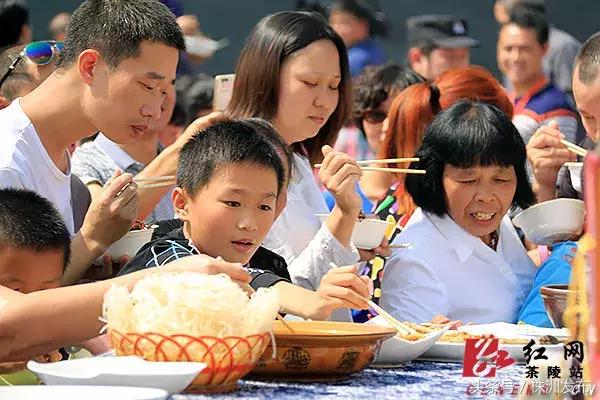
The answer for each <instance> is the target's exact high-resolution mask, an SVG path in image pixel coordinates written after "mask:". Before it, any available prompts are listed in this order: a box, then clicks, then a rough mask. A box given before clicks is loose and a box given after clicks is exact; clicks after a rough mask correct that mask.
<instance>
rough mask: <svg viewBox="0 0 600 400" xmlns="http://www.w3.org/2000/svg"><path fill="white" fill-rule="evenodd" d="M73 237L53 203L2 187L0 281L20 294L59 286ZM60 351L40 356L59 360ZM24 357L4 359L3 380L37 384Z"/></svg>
mask: <svg viewBox="0 0 600 400" xmlns="http://www.w3.org/2000/svg"><path fill="white" fill-rule="evenodd" d="M70 245H71V238H70V235H69V231H68V230H67V227H66V225H65V223H64V221H63V219H62V217H61V216H60V214H59V213H58V211H57V210H56V209H55V208H54V206H53V205H52V203H50V202H49V201H48V200H46V199H45V198H43V197H41V196H39V195H38V194H36V193H34V192H31V191H28V190H19V189H1V190H0V285H2V286H4V287H7V288H9V289H12V290H16V291H18V292H21V293H31V292H35V291H38V290H44V289H50V288H56V287H59V286H60V281H61V278H62V275H63V271H64V269H65V267H66V265H67V264H68V262H69V258H70V256H71V250H70ZM61 358H62V356H61V354H60V353H58V352H57V351H55V352H52V353H50V354H44V355H41V356H39V357H36V360H37V361H45V362H48V361H59V360H61ZM25 369H26V362H19V363H11V364H0V374H2V373H7V374H5V375H0V385H6V384H11V385H14V384H35V383H37V378H36V376H35V375H34V374H33V373H31V372H29V371H26V370H25Z"/></svg>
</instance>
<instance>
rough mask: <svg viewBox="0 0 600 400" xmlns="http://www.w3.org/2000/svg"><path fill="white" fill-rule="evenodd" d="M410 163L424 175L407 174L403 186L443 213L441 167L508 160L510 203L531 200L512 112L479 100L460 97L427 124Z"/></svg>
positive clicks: (430, 208) (417, 200)
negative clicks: (513, 183) (512, 187)
mask: <svg viewBox="0 0 600 400" xmlns="http://www.w3.org/2000/svg"><path fill="white" fill-rule="evenodd" d="M415 157H418V158H419V161H417V162H413V163H411V168H413V169H415V168H416V169H424V170H426V171H427V173H426V175H407V177H406V179H405V186H406V190H407V192H408V193H409V194H410V195H411V196H412V198H413V201H414V202H415V204H416V205H417V206H419V207H421V208H422V209H423V210H424V211H427V212H431V213H433V214H436V215H438V216H443V215H444V214H445V213H446V212H447V211H448V204H447V202H446V196H445V193H444V187H443V183H442V178H443V174H444V167H445V166H446V165H452V166H454V167H458V168H469V167H472V166H476V165H481V166H491V165H499V166H503V167H509V166H512V167H514V169H515V174H516V176H517V189H516V191H515V196H514V198H513V204H512V205H513V207H514V206H519V207H521V208H527V207H529V206H530V205H531V204H533V203H534V201H535V196H534V194H533V190H532V189H531V184H530V183H529V179H528V177H527V172H526V168H525V162H526V159H527V154H526V150H525V143H524V142H523V138H522V137H521V135H520V134H519V131H518V130H517V128H515V126H514V125H513V123H512V122H511V120H510V118H508V117H507V116H506V114H504V113H503V112H502V111H501V110H500V109H499V108H497V107H495V106H493V105H491V104H487V103H482V102H473V101H460V102H458V103H456V104H454V105H453V106H452V107H450V108H448V109H446V110H444V111H442V112H441V113H439V114H438V115H437V116H436V117H435V118H434V120H433V121H432V122H431V124H430V125H429V126H428V127H427V130H426V131H425V134H424V136H423V142H422V144H421V147H420V148H419V150H418V151H417V154H416V155H415Z"/></svg>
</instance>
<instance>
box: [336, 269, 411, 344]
mask: <svg viewBox="0 0 600 400" xmlns="http://www.w3.org/2000/svg"><path fill="white" fill-rule="evenodd" d="M329 265H330V266H331V267H332V268H337V267H338V266H337V265H336V264H335V263H334V262H330V263H329ZM362 299H363V300H365V301H366V302H367V304H368V305H369V307H371V308H372V309H373V310H375V311H376V312H377V314H379V315H381V316H382V317H383V318H385V320H386V321H388V322H389V323H390V325H392V327H393V328H394V329H396V330H397V331H398V333H400V334H401V335H414V334H417V331H416V330H414V329H413V328H412V327H410V326H408V325H406V324H404V323H402V322H400V321H398V320H397V319H396V318H394V317H393V316H392V315H391V314H389V313H388V312H387V311H385V310H384V309H383V308H381V307H379V306H378V305H377V304H375V303H374V302H373V301H371V299H368V298H366V297H362Z"/></svg>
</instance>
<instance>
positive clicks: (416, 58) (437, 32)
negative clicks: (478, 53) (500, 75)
mask: <svg viewBox="0 0 600 400" xmlns="http://www.w3.org/2000/svg"><path fill="white" fill-rule="evenodd" d="M406 29H407V38H408V44H407V47H408V52H407V61H408V66H409V67H410V68H412V69H413V70H414V71H415V72H417V73H418V74H420V75H421V76H422V77H424V78H425V79H428V80H432V79H435V78H437V77H438V76H439V75H440V74H441V73H442V72H444V71H446V70H448V69H450V68H458V67H466V66H467V65H469V63H470V48H471V47H474V46H477V45H478V44H479V42H477V40H475V39H473V38H471V37H469V36H468V26H467V22H466V21H465V20H463V19H461V18H459V17H457V16H454V15H435V14H431V15H419V16H415V17H410V18H408V19H407V20H406Z"/></svg>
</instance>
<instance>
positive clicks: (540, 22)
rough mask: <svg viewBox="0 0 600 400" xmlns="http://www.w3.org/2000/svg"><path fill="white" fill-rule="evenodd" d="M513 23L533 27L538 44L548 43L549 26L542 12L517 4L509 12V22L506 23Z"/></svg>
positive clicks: (521, 26)
mask: <svg viewBox="0 0 600 400" xmlns="http://www.w3.org/2000/svg"><path fill="white" fill-rule="evenodd" d="M508 24H515V25H517V26H518V27H520V28H523V29H533V30H534V31H535V36H536V38H537V41H538V43H539V44H541V45H542V46H544V45H545V44H546V43H548V36H549V35H550V33H549V32H550V28H549V27H548V21H547V20H546V17H545V16H544V14H542V13H539V12H535V11H531V10H530V9H529V8H527V7H525V6H523V5H521V4H517V5H515V7H514V8H513V9H512V10H511V12H510V14H509V22H508V23H507V24H506V25H508Z"/></svg>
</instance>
